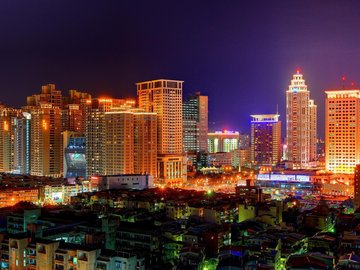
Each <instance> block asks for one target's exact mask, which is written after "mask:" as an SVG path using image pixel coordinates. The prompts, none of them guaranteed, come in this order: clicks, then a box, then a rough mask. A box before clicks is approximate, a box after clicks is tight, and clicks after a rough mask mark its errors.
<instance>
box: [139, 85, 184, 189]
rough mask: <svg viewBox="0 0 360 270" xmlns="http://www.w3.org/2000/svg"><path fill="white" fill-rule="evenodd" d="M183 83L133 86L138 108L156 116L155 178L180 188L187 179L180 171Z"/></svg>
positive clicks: (181, 164)
mask: <svg viewBox="0 0 360 270" xmlns="http://www.w3.org/2000/svg"><path fill="white" fill-rule="evenodd" d="M182 84H183V81H175V80H164V79H160V80H153V81H146V82H139V83H137V84H136V86H137V93H138V100H139V108H141V109H144V110H145V111H147V112H155V113H156V114H157V138H158V143H157V145H158V147H157V154H158V162H157V167H158V173H157V175H158V179H159V180H160V182H163V183H165V184H169V185H179V184H181V183H182V181H183V179H184V178H186V169H185V174H184V168H183V155H182V151H183V145H182V142H183V140H182V136H183V127H182Z"/></svg>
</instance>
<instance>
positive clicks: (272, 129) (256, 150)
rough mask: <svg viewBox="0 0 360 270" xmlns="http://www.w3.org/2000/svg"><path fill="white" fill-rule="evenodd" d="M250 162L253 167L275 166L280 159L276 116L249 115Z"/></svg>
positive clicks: (279, 141)
mask: <svg viewBox="0 0 360 270" xmlns="http://www.w3.org/2000/svg"><path fill="white" fill-rule="evenodd" d="M251 117H252V120H251V160H252V162H253V164H254V165H256V166H260V165H276V163H277V162H279V161H280V157H281V121H279V115H278V114H261V115H251Z"/></svg>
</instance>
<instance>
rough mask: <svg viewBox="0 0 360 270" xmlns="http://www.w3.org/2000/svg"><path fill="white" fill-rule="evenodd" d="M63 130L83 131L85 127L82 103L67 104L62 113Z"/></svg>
mask: <svg viewBox="0 0 360 270" xmlns="http://www.w3.org/2000/svg"><path fill="white" fill-rule="evenodd" d="M61 123H62V130H63V131H65V130H68V131H74V132H79V133H81V132H82V131H83V130H84V129H83V111H82V110H81V105H80V104H67V105H65V106H64V108H63V109H62V113H61Z"/></svg>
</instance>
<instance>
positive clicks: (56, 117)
mask: <svg viewBox="0 0 360 270" xmlns="http://www.w3.org/2000/svg"><path fill="white" fill-rule="evenodd" d="M30 113H31V121H30V123H31V124H30V148H31V158H30V170H31V174H32V175H37V176H50V177H60V176H61V175H62V161H63V160H62V137H61V110H60V108H59V107H55V106H53V104H50V103H40V104H39V105H38V106H36V107H32V108H30Z"/></svg>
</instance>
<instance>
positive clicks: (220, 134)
mask: <svg viewBox="0 0 360 270" xmlns="http://www.w3.org/2000/svg"><path fill="white" fill-rule="evenodd" d="M238 148H239V132H237V131H229V130H225V131H215V132H210V133H208V152H209V153H217V152H230V151H232V150H235V149H238Z"/></svg>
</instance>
